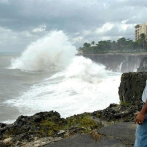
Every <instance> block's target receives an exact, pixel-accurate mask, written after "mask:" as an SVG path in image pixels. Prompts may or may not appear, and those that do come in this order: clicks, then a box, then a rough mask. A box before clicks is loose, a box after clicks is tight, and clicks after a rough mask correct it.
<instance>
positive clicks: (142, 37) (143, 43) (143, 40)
mask: <svg viewBox="0 0 147 147" xmlns="http://www.w3.org/2000/svg"><path fill="white" fill-rule="evenodd" d="M140 39H141V42H142V48H143V49H144V47H145V39H146V36H145V34H144V33H142V34H140Z"/></svg>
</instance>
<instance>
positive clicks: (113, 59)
mask: <svg viewBox="0 0 147 147" xmlns="http://www.w3.org/2000/svg"><path fill="white" fill-rule="evenodd" d="M82 56H84V57H86V58H90V59H91V60H93V61H94V62H96V63H101V64H103V65H105V66H106V69H109V70H113V71H117V72H122V73H124V72H132V71H137V68H139V66H140V63H141V61H142V59H143V58H144V57H147V53H138V54H137V53H136V54H133V53H108V54H83V55H82Z"/></svg>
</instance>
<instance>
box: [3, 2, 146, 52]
mask: <svg viewBox="0 0 147 147" xmlns="http://www.w3.org/2000/svg"><path fill="white" fill-rule="evenodd" d="M145 22H147V0H0V51H1V52H2V51H3V52H5V51H10V52H17V51H19V52H22V51H23V50H24V49H25V48H26V47H27V46H28V45H29V44H30V43H31V42H33V41H35V40H37V39H39V38H40V37H42V36H45V35H46V34H48V33H49V32H50V31H51V30H63V31H64V32H65V33H66V34H67V35H68V36H69V37H70V40H71V41H72V42H73V43H74V45H75V46H77V47H79V46H82V45H83V43H84V42H91V41H95V42H96V43H97V42H98V41H99V40H110V39H111V40H117V39H118V38H119V37H126V38H131V39H133V40H134V26H135V25H136V24H144V23H145Z"/></svg>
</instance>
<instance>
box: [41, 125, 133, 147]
mask: <svg viewBox="0 0 147 147" xmlns="http://www.w3.org/2000/svg"><path fill="white" fill-rule="evenodd" d="M135 130H136V125H135V124H134V123H130V122H129V123H119V124H115V125H111V126H107V127H104V128H101V129H100V130H98V133H100V134H102V137H101V138H100V140H98V141H95V140H94V139H93V138H92V136H90V135H82V134H77V135H74V136H71V137H69V138H66V139H63V140H61V141H59V142H55V143H52V144H48V145H45V146H44V147H133V144H134V140H135Z"/></svg>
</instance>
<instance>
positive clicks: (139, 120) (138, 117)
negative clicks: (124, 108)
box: [135, 112, 145, 125]
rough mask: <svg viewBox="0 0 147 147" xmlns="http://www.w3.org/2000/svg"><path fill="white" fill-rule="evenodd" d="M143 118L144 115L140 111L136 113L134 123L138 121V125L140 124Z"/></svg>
mask: <svg viewBox="0 0 147 147" xmlns="http://www.w3.org/2000/svg"><path fill="white" fill-rule="evenodd" d="M144 119H145V115H144V114H142V113H140V112H139V113H136V119H135V124H136V123H138V124H139V125H141V124H142V123H143V121H144Z"/></svg>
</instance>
